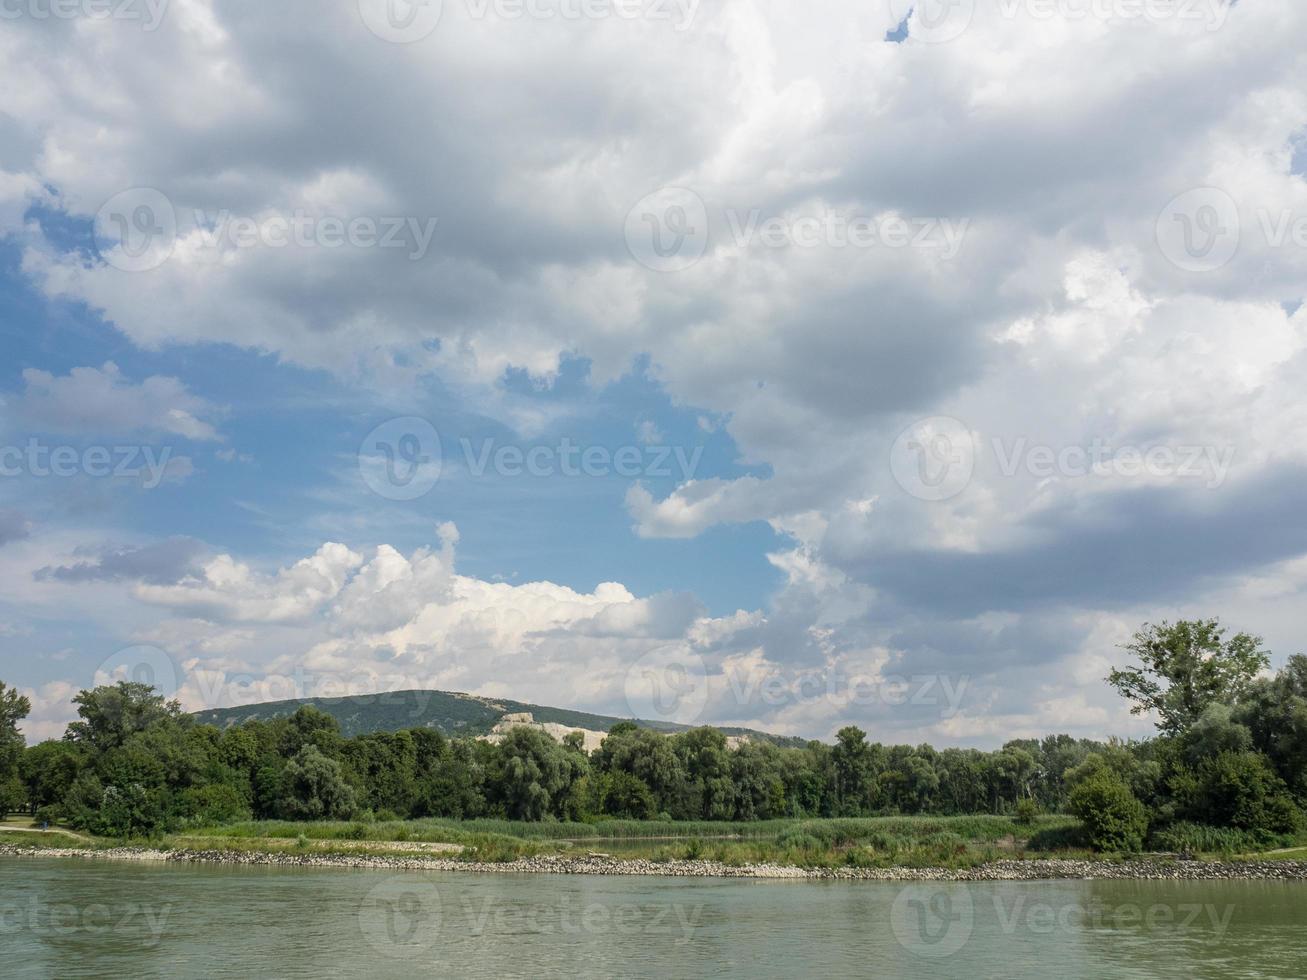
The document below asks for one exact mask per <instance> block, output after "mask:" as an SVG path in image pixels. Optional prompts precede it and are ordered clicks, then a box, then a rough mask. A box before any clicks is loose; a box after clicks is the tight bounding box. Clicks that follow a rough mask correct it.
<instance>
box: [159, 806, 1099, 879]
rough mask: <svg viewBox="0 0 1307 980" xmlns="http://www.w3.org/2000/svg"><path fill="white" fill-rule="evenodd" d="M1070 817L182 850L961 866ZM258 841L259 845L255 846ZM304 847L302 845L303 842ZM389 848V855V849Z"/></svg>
mask: <svg viewBox="0 0 1307 980" xmlns="http://www.w3.org/2000/svg"><path fill="white" fill-rule="evenodd" d="M1076 826H1077V822H1076V821H1075V820H1074V819H1073V818H1070V817H1054V816H1046V817H1040V818H1039V819H1038V821H1037V822H1036V824H1035V826H1034V827H1033V828H1022V827H1019V826H1018V825H1016V824H1015V823H1014V822H1013V821H1012V820H1011V819H1010V818H1008V817H992V816H964V817H858V818H842V819H830V820H813V819H803V820H798V819H790V820H766V821H757V822H753V823H734V822H727V821H723V822H713V821H686V822H668V821H656V820H604V821H598V822H596V823H584V824H582V823H560V822H549V823H528V822H525V821H513V820H467V821H456V820H409V821H393V822H379V823H363V822H352V823H349V822H322V823H295V822H287V821H250V822H245V823H238V824H231V825H228V826H223V827H212V828H207V829H200V830H194V831H190V832H188V834H187V836H186V837H185V838H184V839H182V838H176V839H175V840H176V841H177V842H178V843H181V844H184V845H185V846H195V844H196V842H199V843H200V844H202V845H206V846H224V847H228V846H235V847H241V848H249V847H262V846H266V845H268V844H271V843H272V842H277V844H278V846H281V845H282V844H283V843H284V842H285V841H288V840H295V839H302V840H303V841H304V842H313V845H314V847H315V849H319V850H320V849H321V847H322V845H323V844H325V843H328V842H330V843H333V844H337V845H341V846H347V847H350V848H351V851H350V852H351V853H358V852H359V851H366V849H367V848H366V845H367V843H368V842H383V841H384V842H410V843H415V844H416V843H434V842H440V843H452V844H460V845H462V846H463V847H464V851H463V853H462V854H460V855H458V857H459V858H461V859H463V860H476V861H511V860H514V859H516V858H520V857H530V856H534V855H537V854H567V853H579V852H588V851H600V852H603V853H614V854H615V855H616V856H620V857H625V858H645V859H649V860H654V861H671V860H678V859H706V860H713V861H720V862H722V863H724V864H728V865H742V864H764V863H766V864H785V865H795V866H801V867H835V866H841V865H854V866H865V867H882V866H891V865H903V866H909V867H970V866H973V865H976V864H981V863H984V862H987V861H993V860H996V859H998V858H1001V857H1024V856H1028V855H1027V850H1026V846H1025V838H1026V837H1028V836H1029V835H1030V834H1031V833H1032V832H1035V833H1036V836H1037V837H1038V836H1039V835H1040V833H1043V834H1050V835H1054V836H1056V835H1058V834H1060V833H1064V832H1066V831H1069V830H1074V828H1075V827H1076ZM260 842H262V843H260ZM306 846H307V845H306ZM389 853H396V852H394V851H390V852H389Z"/></svg>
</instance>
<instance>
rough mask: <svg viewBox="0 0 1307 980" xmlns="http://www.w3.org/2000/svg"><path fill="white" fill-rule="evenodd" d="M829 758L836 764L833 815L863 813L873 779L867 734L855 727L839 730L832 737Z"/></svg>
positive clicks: (849, 726)
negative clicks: (833, 742)
mask: <svg viewBox="0 0 1307 980" xmlns="http://www.w3.org/2000/svg"><path fill="white" fill-rule="evenodd" d="M831 758H832V760H833V761H834V763H835V812H836V813H837V814H839V815H840V816H844V817H856V816H861V815H862V814H865V813H866V812H867V811H868V808H869V802H870V796H871V793H872V792H873V790H874V785H873V783H874V780H875V776H874V775H873V773H872V769H871V747H870V746H869V745H867V733H866V732H864V731H863V730H862V729H861V728H858V727H856V726H855V725H848V726H846V727H844V728H841V729H840V730H839V731H838V732H836V734H835V747H834V748H833V749H832V750H831Z"/></svg>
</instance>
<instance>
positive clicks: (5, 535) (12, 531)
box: [0, 510, 31, 547]
mask: <svg viewBox="0 0 1307 980" xmlns="http://www.w3.org/2000/svg"><path fill="white" fill-rule="evenodd" d="M30 533H31V524H30V523H29V522H28V520H27V518H26V517H24V516H23V515H22V514H20V513H18V511H16V510H0V547H3V546H4V545H7V544H9V543H10V542H11V541H21V540H23V539H24V538H26V537H27V536H28V535H29V534H30Z"/></svg>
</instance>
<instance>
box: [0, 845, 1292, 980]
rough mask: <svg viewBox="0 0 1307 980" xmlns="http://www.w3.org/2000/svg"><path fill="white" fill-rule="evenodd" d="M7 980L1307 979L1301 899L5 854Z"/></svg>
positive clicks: (1119, 885)
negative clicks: (289, 867)
mask: <svg viewBox="0 0 1307 980" xmlns="http://www.w3.org/2000/svg"><path fill="white" fill-rule="evenodd" d="M0 976H3V977H22V978H27V977H41V978H45V977H58V978H64V977H168V978H190V977H196V978H201V977H203V978H212V977H260V978H276V977H329V976H365V977H368V978H372V980H381V978H389V977H425V976H452V977H496V978H499V977H552V976H566V977H571V978H576V977H802V976H815V977H842V976H865V977H948V978H954V977H964V978H980V977H1005V978H1008V977H1012V978H1019V977H1032V978H1033V977H1038V978H1040V980H1044V978H1048V977H1056V978H1073V977H1113V978H1117V977H1119V978H1127V977H1184V978H1191V977H1213V978H1217V977H1220V978H1226V977H1284V978H1301V977H1307V885H1304V884H1300V883H1286V882H1131V881H1083V882H1082V881H1076V882H1033V883H1008V882H997V883H980V884H970V885H926V886H905V885H900V884H891V883H867V882H856V883H813V882H785V881H747V880H730V879H660V878H638V877H630V878H622V877H611V878H607V877H583V876H563V875H557V876H554V875H475V874H417V873H409V874H401V875H393V874H388V873H385V872H363V871H333V870H322V869H305V870H302V871H286V870H273V869H261V868H223V867H207V866H187V867H176V866H154V865H132V864H110V863H99V862H85V861H60V860H50V859H4V860H0Z"/></svg>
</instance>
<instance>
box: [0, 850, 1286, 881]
mask: <svg viewBox="0 0 1307 980" xmlns="http://www.w3.org/2000/svg"><path fill="white" fill-rule="evenodd" d="M37 857H44V858H64V859H68V858H75V859H82V860H95V861H131V862H160V863H177V864H225V865H243V866H250V867H278V868H337V869H341V868H345V869H359V870H374V871H397V872H398V871H459V872H465V873H474V874H569V875H619V876H620V875H627V876H656V877H674V878H757V879H791V880H809V881H822V880H826V881H832V880H839V881H1046V880H1050V879H1079V880H1085V879H1116V880H1157V881H1185V880H1189V881H1204V880H1206V881H1212V880H1227V879H1228V880H1236V879H1242V880H1252V879H1256V880H1284V881H1307V861H1169V860H1166V861H1163V860H1133V861H1120V862H1117V861H1082V860H1065V859H1050V860H1033V861H1016V860H1007V861H993V862H990V863H988V864H983V865H979V866H977V867H973V868H907V867H897V868H797V867H786V866H780V865H766V864H754V865H742V866H735V865H727V864H721V863H719V862H715V861H666V862H662V861H646V860H623V859H619V858H612V857H607V856H599V855H595V856H587V857H560V856H556V855H547V856H541V857H532V858H523V859H519V860H516V861H504V862H477V861H456V860H450V859H448V858H433V857H423V856H415V855H382V854H367V855H363V854H326V853H306V854H301V853H286V852H280V851H257V850H227V849H219V848H214V849H205V850H196V849H191V848H171V849H162V848H146V847H108V848H80V847H27V846H22V845H14V844H0V859H4V858H37Z"/></svg>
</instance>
